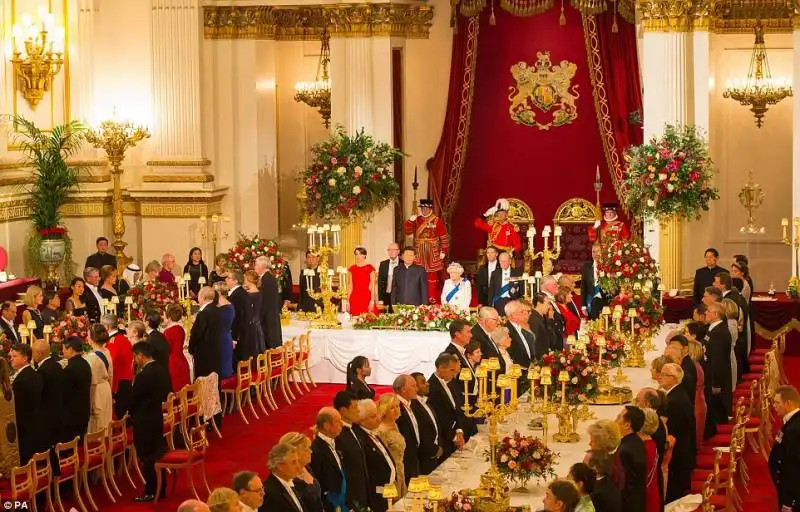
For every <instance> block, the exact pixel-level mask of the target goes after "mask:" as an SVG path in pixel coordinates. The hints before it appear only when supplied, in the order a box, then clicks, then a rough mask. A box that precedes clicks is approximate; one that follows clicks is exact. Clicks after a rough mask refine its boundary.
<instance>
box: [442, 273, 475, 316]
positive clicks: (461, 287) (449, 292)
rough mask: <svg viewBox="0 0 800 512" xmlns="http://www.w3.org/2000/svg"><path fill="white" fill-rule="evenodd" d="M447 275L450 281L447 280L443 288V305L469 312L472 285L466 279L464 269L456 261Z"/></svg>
mask: <svg viewBox="0 0 800 512" xmlns="http://www.w3.org/2000/svg"><path fill="white" fill-rule="evenodd" d="M447 273H448V274H449V275H450V279H448V280H446V281H445V282H444V286H443V287H442V297H441V299H442V304H447V305H449V306H452V307H453V308H455V309H457V310H459V311H464V312H466V311H469V304H470V302H472V285H471V284H470V282H469V280H468V279H464V267H462V266H461V264H460V263H457V262H455V261H454V262H453V263H451V264H450V266H448V267H447Z"/></svg>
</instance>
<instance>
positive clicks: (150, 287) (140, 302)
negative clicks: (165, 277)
mask: <svg viewBox="0 0 800 512" xmlns="http://www.w3.org/2000/svg"><path fill="white" fill-rule="evenodd" d="M128 297H131V298H132V300H133V304H132V305H131V310H132V312H133V314H134V316H136V318H138V319H140V320H143V319H144V317H145V315H146V314H147V313H148V312H149V311H158V312H162V311H164V309H165V308H166V307H167V306H168V305H170V304H174V303H176V302H177V301H178V289H177V287H176V286H175V284H174V283H162V282H161V281H158V280H156V281H153V282H149V281H143V282H141V283H139V284H137V285H136V286H133V287H131V289H130V290H129V291H128Z"/></svg>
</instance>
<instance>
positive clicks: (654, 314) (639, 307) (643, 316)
mask: <svg viewBox="0 0 800 512" xmlns="http://www.w3.org/2000/svg"><path fill="white" fill-rule="evenodd" d="M618 305H619V306H621V307H622V311H623V312H624V313H623V319H622V328H623V330H626V331H629V330H630V329H628V328H627V326H629V325H630V322H631V321H630V319H629V318H628V317H627V315H628V310H629V309H631V308H634V309H636V320H635V322H634V323H635V325H636V329H637V331H638V332H640V333H642V334H644V335H648V334H652V333H654V332H655V331H656V330H657V329H658V328H659V327H661V326H662V325H663V324H664V308H663V307H662V306H661V304H660V303H659V302H658V300H656V298H655V297H653V295H652V294H650V293H648V292H644V291H641V290H633V291H630V292H625V293H621V294H619V295H617V296H616V297H614V298H613V299H612V301H611V304H609V306H610V307H611V309H612V310H613V309H614V308H615V307H616V306H618Z"/></svg>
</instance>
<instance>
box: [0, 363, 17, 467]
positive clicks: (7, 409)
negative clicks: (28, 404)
mask: <svg viewBox="0 0 800 512" xmlns="http://www.w3.org/2000/svg"><path fill="white" fill-rule="evenodd" d="M16 467H19V445H18V436H17V417H16V412H15V406H14V390H13V389H12V386H11V370H10V369H9V367H8V361H6V360H5V359H4V358H0V478H4V479H8V478H11V470H12V469H14V468H16Z"/></svg>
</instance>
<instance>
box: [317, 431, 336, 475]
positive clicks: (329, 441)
mask: <svg viewBox="0 0 800 512" xmlns="http://www.w3.org/2000/svg"><path fill="white" fill-rule="evenodd" d="M317 437H319V438H320V439H322V440H323V441H325V444H327V445H328V448H330V449H331V452H333V458H334V459H336V464H338V465H339V470H340V471H341V470H342V460H341V459H340V458H339V453H337V452H336V442H335V441H334V440H333V439H331V438H330V437H328V436H326V435H325V434H323V433H322V432H318V433H317Z"/></svg>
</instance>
